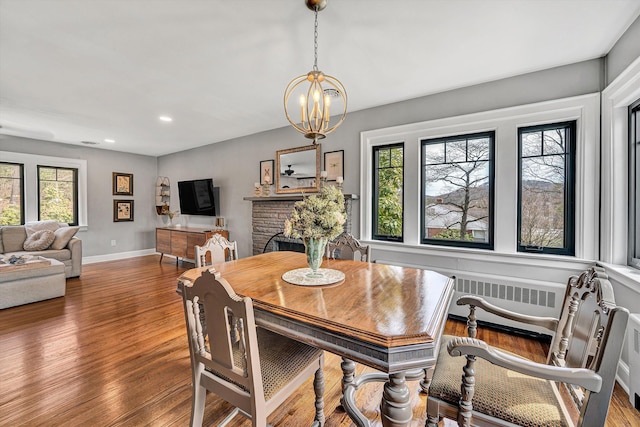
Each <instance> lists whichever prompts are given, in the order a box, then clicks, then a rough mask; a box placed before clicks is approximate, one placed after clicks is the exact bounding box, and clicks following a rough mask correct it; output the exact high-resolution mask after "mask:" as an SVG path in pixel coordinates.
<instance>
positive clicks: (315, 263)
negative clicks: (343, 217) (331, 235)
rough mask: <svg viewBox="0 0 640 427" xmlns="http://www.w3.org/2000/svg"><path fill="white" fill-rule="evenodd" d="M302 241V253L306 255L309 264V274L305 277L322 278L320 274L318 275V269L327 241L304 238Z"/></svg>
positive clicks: (324, 239)
mask: <svg viewBox="0 0 640 427" xmlns="http://www.w3.org/2000/svg"><path fill="white" fill-rule="evenodd" d="M302 241H303V242H304V252H305V254H306V255H307V264H309V268H310V269H311V273H309V274H307V276H308V277H322V273H319V272H318V269H319V268H320V266H321V265H322V257H323V255H324V251H325V248H326V246H327V239H326V238H325V237H320V238H317V239H315V238H312V237H305V238H304V239H302Z"/></svg>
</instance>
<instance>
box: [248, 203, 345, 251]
mask: <svg viewBox="0 0 640 427" xmlns="http://www.w3.org/2000/svg"><path fill="white" fill-rule="evenodd" d="M244 200H249V201H251V205H252V209H251V222H252V227H253V228H252V233H251V238H252V240H253V255H257V254H261V253H263V252H271V251H278V250H280V251H282V250H287V251H298V252H304V245H303V243H302V240H300V239H291V238H288V237H285V236H284V235H283V234H282V230H283V229H284V220H285V219H287V218H289V217H290V216H291V211H292V210H293V205H294V203H295V202H297V201H298V200H302V196H301V195H289V196H269V197H245V198H244ZM344 200H345V212H346V214H347V221H346V222H345V224H344V229H345V231H346V232H348V233H351V222H352V221H351V212H352V209H351V205H352V202H353V200H358V196H356V195H355V194H345V195H344Z"/></svg>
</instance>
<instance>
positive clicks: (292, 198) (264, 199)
mask: <svg viewBox="0 0 640 427" xmlns="http://www.w3.org/2000/svg"><path fill="white" fill-rule="evenodd" d="M316 194H318V193H307V194H305V195H304V196H313V195H316ZM304 196H303V195H302V194H288V195H284V196H267V197H255V196H251V197H243V200H247V201H250V202H290V201H294V202H295V201H298V200H302V199H303V198H304ZM344 198H345V199H351V200H358V199H359V197H358V195H357V194H345V195H344Z"/></svg>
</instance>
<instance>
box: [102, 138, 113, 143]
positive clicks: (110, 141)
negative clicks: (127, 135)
mask: <svg viewBox="0 0 640 427" xmlns="http://www.w3.org/2000/svg"><path fill="white" fill-rule="evenodd" d="M104 142H108V143H110V144H113V143H114V142H116V140H115V139H110V138H105V139H104Z"/></svg>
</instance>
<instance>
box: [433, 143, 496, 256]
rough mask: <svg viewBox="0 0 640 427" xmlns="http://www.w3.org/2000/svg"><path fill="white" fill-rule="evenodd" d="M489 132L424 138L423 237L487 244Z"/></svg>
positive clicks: (439, 241) (452, 242) (451, 242)
mask: <svg viewBox="0 0 640 427" xmlns="http://www.w3.org/2000/svg"><path fill="white" fill-rule="evenodd" d="M493 138H494V136H493V133H490V134H482V135H469V136H463V137H460V136H456V137H452V138H449V139H445V140H444V142H441V141H442V139H439V140H423V141H422V162H423V167H422V168H423V170H422V173H423V182H422V187H423V197H422V206H423V213H424V216H423V230H422V242H423V243H430V244H448V245H455V246H472V247H485V248H489V247H490V245H491V242H490V240H491V236H492V231H491V227H490V224H491V206H492V201H491V198H492V194H493V190H492V175H493V173H492V169H493V165H492V160H491V159H492V157H493V156H492V151H493ZM445 150H446V160H447V161H446V162H441V161H439V160H441V159H442V158H443V155H442V154H443V152H444V151H445Z"/></svg>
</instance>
